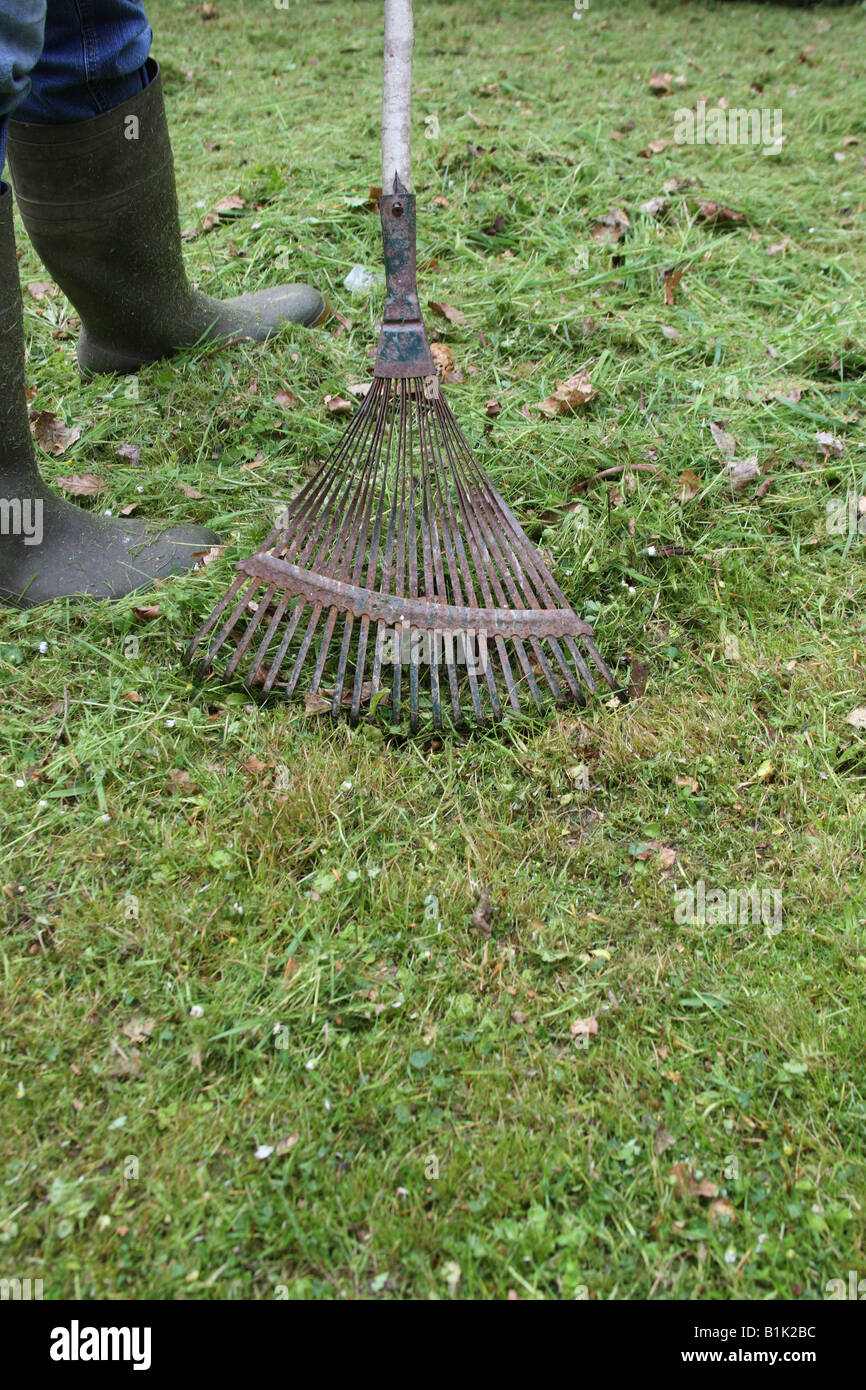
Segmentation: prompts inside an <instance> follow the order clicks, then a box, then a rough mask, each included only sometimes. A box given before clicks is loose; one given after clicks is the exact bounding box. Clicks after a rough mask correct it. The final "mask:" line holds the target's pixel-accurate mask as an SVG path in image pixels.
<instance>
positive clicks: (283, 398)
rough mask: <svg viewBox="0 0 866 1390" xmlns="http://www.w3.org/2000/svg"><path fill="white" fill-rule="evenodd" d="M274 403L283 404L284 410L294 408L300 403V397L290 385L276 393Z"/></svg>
mask: <svg viewBox="0 0 866 1390" xmlns="http://www.w3.org/2000/svg"><path fill="white" fill-rule="evenodd" d="M274 403H275V405H281V406H282V407H283V409H284V410H294V408H295V406H296V405H297V404H298V398H297V396H296V395H295V393H294V391H290V390H289V389H288V387H286V388H285V389H284V390H282V391H277V392H276V393H275V395H274Z"/></svg>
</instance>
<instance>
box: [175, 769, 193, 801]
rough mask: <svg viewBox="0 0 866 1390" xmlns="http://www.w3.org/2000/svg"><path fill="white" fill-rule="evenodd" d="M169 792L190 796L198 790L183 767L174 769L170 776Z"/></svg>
mask: <svg viewBox="0 0 866 1390" xmlns="http://www.w3.org/2000/svg"><path fill="white" fill-rule="evenodd" d="M168 790H169V791H170V792H180V793H184V794H186V795H189V793H190V792H194V791H196V790H197V788H196V784H195V782H194V781H193V780H192V778H191V777H190V775H189V773H188V772H187V771H186V770H185V769H184V768H182V767H173V768H172V769H171V771H170V772H169V774H168Z"/></svg>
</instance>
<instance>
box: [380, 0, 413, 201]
mask: <svg viewBox="0 0 866 1390" xmlns="http://www.w3.org/2000/svg"><path fill="white" fill-rule="evenodd" d="M412 3H413V0H385V62H384V69H383V75H382V189H383V191H384V192H385V193H386V194H387V193H392V192H396V191H397V190H396V186H395V183H394V180H395V179H399V181H400V183H401V184H402V186H403V189H404V190H405V191H406V192H407V193H410V192H411V191H412V143H411V116H412V51H413V48H414V45H415V25H414V20H413V14H412Z"/></svg>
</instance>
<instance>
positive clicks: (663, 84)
mask: <svg viewBox="0 0 866 1390" xmlns="http://www.w3.org/2000/svg"><path fill="white" fill-rule="evenodd" d="M672 82H673V74H672V73H670V72H656V73H653V75H652V77H651V78H650V81H649V85H650V91H651V92H652V93H653V95H654V96H657V97H666V96H669V95H670V93H671V92H672V91H673V87H672V85H671V84H672Z"/></svg>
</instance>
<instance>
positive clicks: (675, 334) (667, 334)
mask: <svg viewBox="0 0 866 1390" xmlns="http://www.w3.org/2000/svg"><path fill="white" fill-rule="evenodd" d="M679 336H680V334H679V329H678V328H671V327H670V325H669V324H666V323H663V324H662V337H663V338H668V339H670V341H671V342H676V340H677V339H678V338H679Z"/></svg>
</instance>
